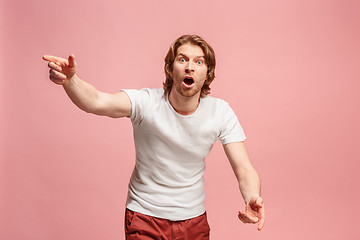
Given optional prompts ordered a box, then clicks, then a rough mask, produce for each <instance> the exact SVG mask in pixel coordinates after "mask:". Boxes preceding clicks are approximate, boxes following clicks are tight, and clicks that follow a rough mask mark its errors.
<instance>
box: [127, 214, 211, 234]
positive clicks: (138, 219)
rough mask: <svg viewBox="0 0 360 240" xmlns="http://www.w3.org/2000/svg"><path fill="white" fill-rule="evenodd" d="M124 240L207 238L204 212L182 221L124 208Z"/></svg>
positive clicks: (207, 231)
mask: <svg viewBox="0 0 360 240" xmlns="http://www.w3.org/2000/svg"><path fill="white" fill-rule="evenodd" d="M125 236H126V240H153V239H157V240H158V239H160V240H209V236H210V228H209V224H208V221H207V217H206V213H204V214H202V215H200V216H198V217H195V218H192V219H188V220H183V221H170V220H167V219H162V218H156V217H151V216H148V215H144V214H141V213H138V212H134V211H131V210H129V209H126V212H125Z"/></svg>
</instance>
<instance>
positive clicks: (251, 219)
mask: <svg viewBox="0 0 360 240" xmlns="http://www.w3.org/2000/svg"><path fill="white" fill-rule="evenodd" d="M238 217H239V219H240V220H241V221H242V222H243V223H257V222H258V221H259V218H257V217H254V216H251V215H249V214H247V213H245V212H239V215H238Z"/></svg>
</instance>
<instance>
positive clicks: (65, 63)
mask: <svg viewBox="0 0 360 240" xmlns="http://www.w3.org/2000/svg"><path fill="white" fill-rule="evenodd" d="M43 59H44V60H45V61H48V62H49V63H48V66H49V68H50V76H49V78H50V80H51V81H53V82H54V83H56V84H58V85H62V86H63V87H64V89H65V91H66V93H67V95H68V96H69V97H70V99H71V100H72V101H73V103H74V104H75V105H76V106H78V107H79V108H80V109H82V110H84V111H86V112H88V113H93V114H96V115H102V116H108V117H113V118H120V117H130V115H131V102H130V99H129V97H128V96H127V94H126V93H125V92H118V93H115V94H110V93H104V92H100V91H98V90H97V89H96V88H95V87H94V86H92V85H91V84H89V83H87V82H85V81H83V80H81V79H80V78H79V77H78V76H77V75H76V67H77V65H76V62H75V57H74V55H70V56H69V58H68V59H65V58H60V57H55V56H48V55H45V56H43Z"/></svg>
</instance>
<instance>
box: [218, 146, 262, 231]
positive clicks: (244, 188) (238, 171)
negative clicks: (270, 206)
mask: <svg viewBox="0 0 360 240" xmlns="http://www.w3.org/2000/svg"><path fill="white" fill-rule="evenodd" d="M223 147H224V150H225V153H226V156H227V157H228V159H229V161H230V164H231V167H232V169H233V171H234V173H235V176H236V178H237V180H238V183H239V188H240V191H241V194H242V196H243V198H244V200H245V204H246V206H245V211H240V212H239V216H238V217H239V219H240V220H241V221H242V222H244V223H259V225H258V230H261V229H262V227H263V225H264V222H265V206H264V202H263V199H262V198H261V196H260V178H259V175H258V174H257V172H256V170H255V168H254V167H253V166H252V164H251V162H250V159H249V156H248V154H247V152H246V148H245V145H244V143H243V142H234V143H229V144H226V145H223Z"/></svg>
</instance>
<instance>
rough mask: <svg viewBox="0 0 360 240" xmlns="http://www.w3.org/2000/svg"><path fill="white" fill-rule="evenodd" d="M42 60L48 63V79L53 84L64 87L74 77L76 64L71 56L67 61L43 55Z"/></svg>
mask: <svg viewBox="0 0 360 240" xmlns="http://www.w3.org/2000/svg"><path fill="white" fill-rule="evenodd" d="M42 58H43V59H44V60H45V61H48V62H49V63H48V67H49V68H50V71H49V73H50V76H49V78H50V80H51V81H53V82H54V83H56V84H59V85H64V84H65V83H66V82H67V81H69V80H71V79H72V78H73V77H74V76H75V74H76V62H75V57H74V55H73V54H71V55H70V56H69V58H68V59H65V58H60V57H55V56H48V55H44V56H43V57H42Z"/></svg>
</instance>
